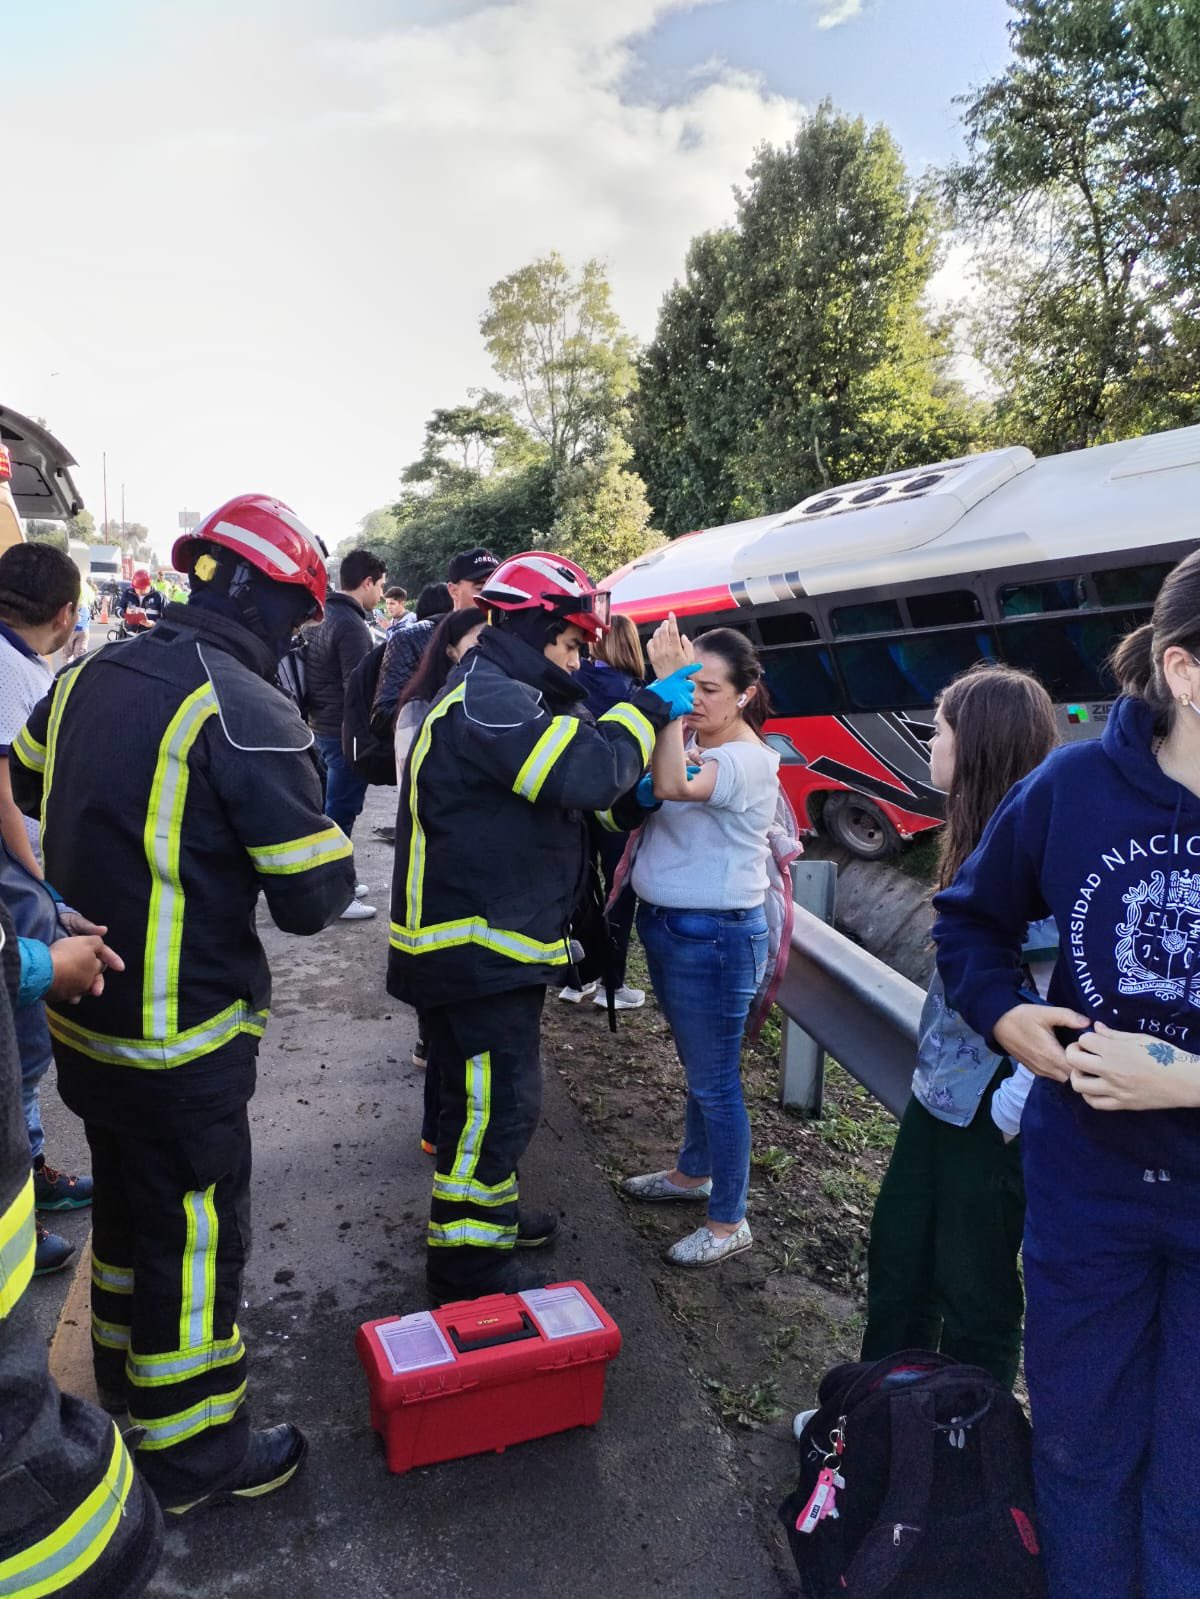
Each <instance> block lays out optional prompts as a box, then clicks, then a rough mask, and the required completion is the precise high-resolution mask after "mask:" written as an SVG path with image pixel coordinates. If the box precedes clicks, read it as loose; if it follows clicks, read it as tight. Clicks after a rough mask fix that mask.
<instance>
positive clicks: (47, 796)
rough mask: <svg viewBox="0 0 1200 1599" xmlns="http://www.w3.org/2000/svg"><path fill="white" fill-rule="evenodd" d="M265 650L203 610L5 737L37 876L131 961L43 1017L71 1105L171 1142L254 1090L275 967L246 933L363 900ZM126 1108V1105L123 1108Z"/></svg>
mask: <svg viewBox="0 0 1200 1599" xmlns="http://www.w3.org/2000/svg"><path fill="white" fill-rule="evenodd" d="M274 669H275V662H274V658H273V656H272V654H271V651H270V650H269V649H268V648H267V647H266V645H264V644H262V643H261V642H260V641H259V640H258V639H257V638H256V637H255V636H254V635H253V634H252V633H251V632H250V631H249V630H248V629H247V628H245V627H243V626H242V625H241V624H240V623H238V622H236V621H232V620H230V619H227V618H226V617H225V616H223V615H217V614H214V613H213V612H211V611H209V610H207V609H202V608H201V607H199V606H196V605H194V604H193V605H188V606H183V605H169V606H168V607H167V610H166V612H165V613H164V617H163V620H162V622H160V623H159V625H158V627H157V628H155V629H154V631H153V632H152V633H146V634H141V635H139V636H138V637H137V638H134V639H130V640H128V641H125V642H122V643H118V644H111V645H109V646H107V647H106V648H105V649H103V650H100V651H99V652H98V653H96V654H95V655H92V656H88V657H86V658H85V659H84V660H83V661H82V662H80V663H79V664H78V665H77V666H71V667H68V668H67V669H66V670H64V671H63V672H61V673H60V674H59V676H58V677H57V678H56V679H55V681H54V684H53V686H52V688H51V692H50V693H49V695H48V696H47V697H46V698H45V699H44V700H42V702H41V703H40V704H39V705H38V706H37V708H36V709H35V710H34V712H33V715H32V716H31V717H30V719H29V721H28V722H27V724H26V725H25V727H24V728H23V729H22V731H21V732H20V733H19V734H18V735H17V738H16V739H15V740H14V742H13V746H12V755H13V756H14V757H15V759H12V760H10V763H9V764H10V767H11V776H12V785H13V792H14V794H15V796H16V799H17V803H18V804H19V805H20V806H21V807H22V809H23V810H25V812H26V813H27V814H30V815H35V814H38V813H39V811H40V815H41V824H42V852H43V855H44V856H45V862H46V876H47V878H48V879H49V881H50V882H52V883H53V884H54V886H55V887H56V889H58V891H59V892H60V893H61V894H62V896H63V898H64V899H65V900H66V901H67V903H68V904H70V905H73V906H74V907H75V908H76V909H78V910H80V911H82V912H83V913H84V914H85V915H86V916H89V917H90V918H91V919H92V920H93V921H95V922H99V923H102V924H105V925H107V927H108V934H107V942H108V943H109V944H110V945H111V946H112V947H113V948H114V949H115V950H116V951H117V953H118V954H119V955H120V956H121V957H122V958H123V959H124V961H125V971H124V973H121V974H117V973H114V972H110V973H109V974H108V977H107V980H106V983H105V987H104V992H103V994H102V995H100V997H99V998H92V997H90V996H85V998H84V999H82V1000H81V1001H80V1003H79V1004H78V1005H72V1006H69V1007H68V1006H62V1007H59V1006H55V1005H53V1004H50V1005H48V1006H47V1014H48V1019H49V1024H50V1031H51V1034H52V1035H53V1037H54V1040H55V1045H56V1049H55V1053H56V1056H57V1059H58V1067H59V1086H60V1089H61V1090H62V1094H63V1098H64V1099H65V1100H66V1101H67V1103H68V1105H70V1107H71V1108H72V1109H73V1110H75V1111H76V1113H77V1114H78V1115H81V1116H83V1117H84V1118H85V1119H95V1120H100V1121H104V1122H109V1121H111V1119H112V1116H113V1115H114V1114H115V1113H117V1112H118V1110H120V1112H121V1113H122V1115H123V1119H124V1125H126V1126H127V1128H128V1130H129V1131H131V1132H133V1131H135V1130H138V1129H136V1128H135V1125H134V1122H133V1120H132V1119H131V1118H132V1110H133V1108H136V1110H137V1112H138V1120H139V1121H144V1120H145V1119H147V1118H152V1119H153V1121H152V1126H150V1127H142V1128H141V1129H140V1130H142V1131H146V1132H151V1133H152V1132H155V1131H158V1132H161V1133H163V1134H164V1135H166V1136H173V1135H174V1134H175V1133H176V1132H177V1131H179V1130H180V1129H181V1127H194V1126H195V1125H196V1124H197V1119H198V1117H200V1116H202V1115H204V1114H208V1115H222V1114H225V1113H226V1112H227V1111H228V1110H230V1109H232V1108H236V1107H237V1106H238V1105H239V1104H241V1103H244V1101H245V1100H246V1099H247V1098H248V1097H249V1095H250V1093H252V1092H253V1082H254V1055H255V1049H256V1044H255V1041H256V1040H257V1039H258V1038H259V1037H260V1036H261V1035H262V1032H263V1029H264V1027H265V1026H266V1022H267V1008H268V1005H269V1004H270V998H271V975H270V971H269V969H268V966H267V960H266V955H265V953H264V951H263V948H262V945H261V943H260V942H259V939H258V934H257V932H256V930H255V926H254V914H255V906H256V903H257V900H258V895H259V891H260V890H261V891H263V892H264V893H265V894H266V899H267V905H268V908H269V909H270V912H271V915H272V916H273V918H274V920H275V922H276V925H277V926H279V927H280V928H282V930H283V931H284V932H287V933H316V932H318V931H320V929H321V928H322V927H325V926H326V925H327V924H328V923H329V922H330V921H332V920H333V919H334V918H335V917H336V916H337V915H339V913H340V912H341V911H342V910H344V909H345V907H346V906H347V905H348V904H349V902H350V900H351V899H352V898H353V894H354V866H353V860H352V856H351V846H350V842H349V840H348V839H347V838H346V837H345V835H344V834H343V833H342V832H341V830H340V829H339V828H338V827H336V826H335V825H334V824H333V823H332V822H330V820H329V818H328V817H327V816H325V815H324V814H323V812H322V809H321V784H320V779H319V777H318V775H317V765H316V761H315V759H314V756H313V753H312V747H311V746H312V742H313V738H312V734H311V733H310V732H309V730H308V728H307V727H305V725H304V723H303V722H302V721H301V720H300V717H299V715H298V714H297V712H296V709H295V707H294V705H293V704H292V702H291V701H290V700H289V699H287V698H286V696H285V695H283V694H282V693H281V692H280V691H279V689H277V688H275V687H274V686H273V684H272V683H271V682H270V681H268V679H269V678H270V676H271V675H272V673H273V671H274ZM118 1102H120V1104H119V1105H118Z"/></svg>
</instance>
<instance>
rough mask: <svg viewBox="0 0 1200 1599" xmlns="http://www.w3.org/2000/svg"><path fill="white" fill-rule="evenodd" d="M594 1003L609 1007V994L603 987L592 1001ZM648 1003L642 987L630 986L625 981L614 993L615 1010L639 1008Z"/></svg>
mask: <svg viewBox="0 0 1200 1599" xmlns="http://www.w3.org/2000/svg"><path fill="white" fill-rule="evenodd" d="M592 1003H593V1004H594V1005H602V1006H603V1007H604V1008H605V1010H607V1009H608V995H607V994H606V993H605V992H604V990H603V989H601V990H600V992H599V993H598V994H597V995H596V997H595V999H594V1000H593V1001H592ZM645 1003H646V996H645V994H644V992H643V991H642V990H641V989H640V988H629V987H627V986H626V985H625V984H624V983H622V985H621V987H620V988H618V989H617V990H616V991H615V993H614V994H613V1009H614V1010H638V1009H639V1008H640V1007H641V1006H643V1005H644V1004H645Z"/></svg>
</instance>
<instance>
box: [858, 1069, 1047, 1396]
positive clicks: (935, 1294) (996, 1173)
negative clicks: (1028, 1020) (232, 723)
mask: <svg viewBox="0 0 1200 1599" xmlns="http://www.w3.org/2000/svg"><path fill="white" fill-rule="evenodd" d="M1008 1071H1009V1067H1008V1065H1007V1063H1006V1064H1005V1065H1004V1066H1003V1067H1001V1069H1000V1071H999V1072H998V1073H997V1074H996V1076H995V1077H994V1078H993V1080H992V1082H991V1084H990V1085H989V1087H988V1090H987V1092H986V1093H985V1094H984V1096H983V1099H982V1101H981V1102H980V1106H979V1109H978V1110H977V1111H976V1112H975V1116H974V1119H973V1120H972V1121H971V1123H970V1125H969V1126H967V1127H951V1126H950V1125H949V1124H948V1123H946V1122H941V1121H938V1119H937V1117H936V1116H931V1115H930V1114H929V1112H928V1111H927V1110H926V1109H925V1107H924V1106H923V1105H922V1104H920V1103H919V1102H918V1101H917V1100H916V1099H911V1100H910V1101H909V1103H908V1109H907V1110H906V1111H905V1112H904V1115H903V1117H902V1118H901V1122H900V1131H899V1133H898V1134H897V1135H896V1145H895V1148H894V1149H893V1151H892V1159H891V1163H890V1164H889V1166H888V1169H887V1175H886V1176H885V1177H884V1179H883V1186H882V1187H881V1188H880V1190H879V1198H878V1199H877V1200H876V1201H875V1214H874V1215H873V1216H872V1218H871V1243H870V1248H869V1252H868V1256H867V1269H868V1279H867V1329H866V1332H865V1333H864V1335H863V1347H862V1358H863V1359H864V1360H882V1359H883V1357H884V1356H885V1355H890V1354H894V1353H895V1351H896V1350H898V1349H938V1350H940V1351H941V1352H942V1354H944V1355H950V1356H951V1357H952V1358H953V1359H955V1360H963V1361H967V1362H969V1363H970V1364H971V1365H973V1366H982V1367H983V1368H984V1370H985V1371H990V1372H991V1373H992V1375H993V1376H994V1377H996V1378H997V1380H998V1381H1000V1382H1003V1383H1006V1384H1007V1385H1008V1386H1009V1387H1010V1388H1011V1386H1012V1384H1013V1381H1014V1379H1015V1377H1016V1374H1017V1366H1018V1364H1019V1362H1020V1358H1021V1315H1022V1312H1023V1310H1024V1308H1025V1300H1024V1295H1023V1293H1022V1291H1021V1278H1020V1275H1019V1273H1018V1271H1017V1254H1018V1251H1019V1250H1020V1247H1021V1231H1022V1228H1023V1226H1024V1222H1025V1185H1024V1182H1023V1180H1022V1177H1021V1154H1020V1148H1021V1143H1020V1139H1019V1138H1014V1139H1013V1141H1012V1142H1011V1143H1009V1144H1006V1143H1005V1142H1004V1138H1003V1136H1002V1135H1001V1133H1000V1130H999V1128H998V1127H997V1126H996V1124H995V1123H994V1122H993V1121H992V1117H991V1102H992V1094H993V1093H994V1092H995V1089H996V1086H997V1084H998V1083H999V1082H1001V1081H1002V1080H1003V1078H1004V1077H1005V1076H1007V1075H1008Z"/></svg>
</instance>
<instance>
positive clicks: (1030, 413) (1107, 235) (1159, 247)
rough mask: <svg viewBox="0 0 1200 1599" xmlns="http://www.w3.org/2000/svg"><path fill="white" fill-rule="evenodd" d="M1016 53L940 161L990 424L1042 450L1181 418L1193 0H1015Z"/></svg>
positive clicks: (1197, 9)
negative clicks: (966, 246) (968, 261)
mask: <svg viewBox="0 0 1200 1599" xmlns="http://www.w3.org/2000/svg"><path fill="white" fill-rule="evenodd" d="M1011 5H1012V12H1013V19H1012V21H1011V23H1010V25H1009V38H1010V42H1011V46H1012V59H1011V61H1010V63H1009V65H1008V67H1007V68H1006V69H1005V71H1004V72H1003V73H1001V74H1000V76H999V77H997V78H995V79H993V80H992V81H991V82H990V83H987V84H985V85H984V86H983V87H982V88H981V89H978V90H976V91H974V92H973V93H972V94H971V95H969V96H968V97H966V98H965V100H964V101H963V102H962V103H963V105H964V122H965V126H966V132H967V144H968V156H967V159H966V160H965V161H963V162H962V163H960V164H958V165H957V166H955V167H954V168H952V169H951V170H950V172H949V173H948V174H947V180H948V191H949V194H950V196H951V199H952V201H953V203H954V206H955V209H956V212H957V217H958V220H959V223H960V226H961V227H962V228H963V230H964V232H966V233H967V234H968V236H969V237H971V238H972V239H973V240H974V241H975V242H976V243H977V244H979V245H980V246H982V251H981V253H983V254H984V257H985V265H984V267H983V268H982V270H981V274H980V276H981V280H982V284H983V288H984V293H983V294H982V295H981V296H980V299H979V306H978V309H977V311H976V313H975V315H974V318H973V335H974V343H975V348H976V352H977V354H978V355H979V357H980V359H981V360H982V361H983V362H984V363H985V365H986V366H987V367H988V369H989V370H990V372H991V374H992V377H993V380H994V381H995V383H996V386H997V390H998V400H997V405H996V417H995V420H996V430H997V434H998V436H999V437H1000V438H1001V439H1008V438H1011V439H1014V440H1019V441H1020V442H1022V443H1026V444H1029V445H1030V446H1031V447H1033V448H1034V449H1036V450H1039V451H1042V452H1046V451H1055V450H1064V449H1075V448H1079V447H1082V446H1085V445H1089V444H1096V443H1100V442H1103V441H1104V440H1107V439H1112V438H1118V437H1124V436H1127V435H1129V434H1132V433H1138V432H1142V431H1145V430H1147V429H1150V428H1156V427H1170V426H1175V425H1178V424H1180V423H1183V422H1188V421H1192V420H1194V419H1195V418H1196V416H1197V415H1198V414H1200V411H1198V401H1200V394H1198V380H1197V378H1196V376H1195V360H1194V358H1195V355H1196V353H1197V347H1198V345H1200V302H1198V300H1197V289H1198V287H1200V181H1198V180H1200V121H1198V119H1197V110H1196V94H1197V92H1198V91H1200V44H1198V43H1197V35H1198V32H1200V0H1153V3H1149V0H1011Z"/></svg>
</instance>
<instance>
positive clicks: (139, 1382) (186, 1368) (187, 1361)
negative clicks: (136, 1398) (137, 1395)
mask: <svg viewBox="0 0 1200 1599" xmlns="http://www.w3.org/2000/svg"><path fill="white" fill-rule="evenodd" d="M245 1353H246V1347H245V1345H244V1344H243V1343H242V1338H241V1334H240V1333H239V1332H238V1330H237V1328H236V1327H235V1328H234V1329H233V1335H232V1336H231V1337H230V1338H225V1339H221V1340H220V1341H219V1342H217V1343H214V1344H213V1345H212V1347H211V1348H209V1349H199V1350H197V1351H196V1353H195V1354H191V1355H189V1354H184V1353H182V1352H180V1353H173V1354H165V1355H139V1354H137V1353H136V1351H134V1350H132V1349H131V1350H130V1351H129V1358H128V1360H127V1361H126V1362H125V1375H126V1376H127V1377H128V1378H129V1380H130V1382H132V1383H134V1384H136V1386H137V1387H139V1388H158V1387H166V1386H167V1385H168V1384H170V1383H175V1382H183V1381H185V1380H186V1379H187V1378H188V1377H196V1376H199V1375H200V1374H202V1373H203V1372H206V1371H214V1370H216V1369H218V1368H219V1367H221V1366H232V1365H233V1364H234V1363H235V1362H236V1361H239V1360H241V1358H242V1356H243V1355H244V1354H245Z"/></svg>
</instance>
